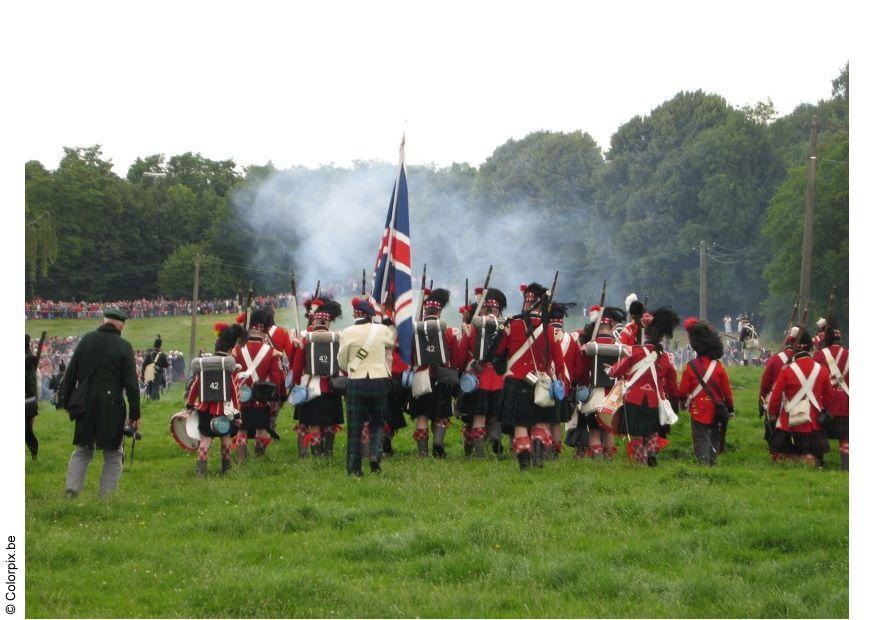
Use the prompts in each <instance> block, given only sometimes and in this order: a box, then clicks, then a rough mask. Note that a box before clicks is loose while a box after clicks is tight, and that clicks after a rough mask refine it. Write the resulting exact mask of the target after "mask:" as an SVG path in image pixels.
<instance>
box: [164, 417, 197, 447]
mask: <svg viewBox="0 0 875 620" xmlns="http://www.w3.org/2000/svg"><path fill="white" fill-rule="evenodd" d="M197 423H198V412H197V411H189V410H187V409H185V410H183V411H180V412H179V413H176V414H174V415H173V417H171V418H170V434H171V435H172V436H173V440H174V441H175V442H176V443H177V444H179V447H180V448H182V449H183V450H185V451H187V452H194V451H195V450H197V447H198V445H199V444H200V441H201V433H200V431H199V430H198V429H197Z"/></svg>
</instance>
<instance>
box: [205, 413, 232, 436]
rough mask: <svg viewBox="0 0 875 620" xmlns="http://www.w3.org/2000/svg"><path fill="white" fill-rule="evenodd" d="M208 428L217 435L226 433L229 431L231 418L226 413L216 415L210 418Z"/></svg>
mask: <svg viewBox="0 0 875 620" xmlns="http://www.w3.org/2000/svg"><path fill="white" fill-rule="evenodd" d="M210 430H211V431H213V432H214V433H215V434H217V435H227V434H228V433H230V432H231V420H230V419H229V418H228V416H226V415H217V416H214V417H213V419H212V420H210Z"/></svg>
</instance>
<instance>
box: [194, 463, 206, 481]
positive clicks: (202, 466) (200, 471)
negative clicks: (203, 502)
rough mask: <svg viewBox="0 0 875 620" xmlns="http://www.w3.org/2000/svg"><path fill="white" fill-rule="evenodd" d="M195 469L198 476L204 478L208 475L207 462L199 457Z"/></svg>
mask: <svg viewBox="0 0 875 620" xmlns="http://www.w3.org/2000/svg"><path fill="white" fill-rule="evenodd" d="M194 471H195V473H196V474H197V477H198V478H204V477H205V476H206V475H207V462H206V461H202V460H200V459H198V462H197V467H195V470H194Z"/></svg>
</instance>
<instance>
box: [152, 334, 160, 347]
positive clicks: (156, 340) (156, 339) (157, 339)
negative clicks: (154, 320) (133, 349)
mask: <svg viewBox="0 0 875 620" xmlns="http://www.w3.org/2000/svg"><path fill="white" fill-rule="evenodd" d="M161 344H162V343H161V334H158V336H156V337H155V342H153V343H152V345H153V346H154V347H155V348H156V349H160V348H161Z"/></svg>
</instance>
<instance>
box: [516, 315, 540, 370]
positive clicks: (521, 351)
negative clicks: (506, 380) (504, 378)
mask: <svg viewBox="0 0 875 620" xmlns="http://www.w3.org/2000/svg"><path fill="white" fill-rule="evenodd" d="M543 331H544V326H543V325H538V326H537V327H536V328H535V331H533V332H532V335H531V336H529V337H528V339H527V340H526V341H525V342H524V343H523V346H521V347H520V348H519V349H517V350H516V352H515V353H514V354H513V355H511V356H510V359H509V360H507V374H510V369H511V368H513V366H514V364H516V363H517V362H518V361H520V358H522V356H523V355H525V354H526V351H528V350H529V349H531V348H532V345H533V344H534V343H535V340H537V339H538V337H539V336H540V335H541V332H543Z"/></svg>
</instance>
